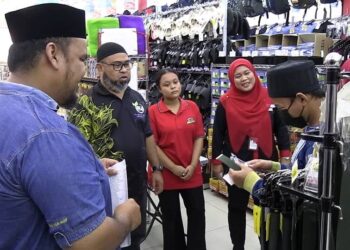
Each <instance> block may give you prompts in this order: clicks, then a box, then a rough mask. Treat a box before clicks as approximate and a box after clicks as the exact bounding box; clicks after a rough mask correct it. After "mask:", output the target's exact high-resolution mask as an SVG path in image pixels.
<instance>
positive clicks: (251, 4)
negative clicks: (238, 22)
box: [242, 0, 265, 17]
mask: <svg viewBox="0 0 350 250" xmlns="http://www.w3.org/2000/svg"><path fill="white" fill-rule="evenodd" d="M242 5H243V10H244V14H245V15H244V16H247V17H255V16H261V15H263V14H264V13H265V9H264V7H263V3H262V0H242Z"/></svg>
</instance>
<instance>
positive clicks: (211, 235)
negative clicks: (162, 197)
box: [141, 189, 260, 250]
mask: <svg viewBox="0 0 350 250" xmlns="http://www.w3.org/2000/svg"><path fill="white" fill-rule="evenodd" d="M204 197H205V206H206V207H205V208H206V223H207V224H206V241H207V250H230V249H232V244H231V240H230V234H229V230H228V223H227V199H226V198H225V197H223V196H222V195H220V194H217V193H215V192H212V191H211V190H210V189H207V190H204ZM154 199H155V200H157V201H158V198H157V197H155V198H154ZM182 208H183V211H182V214H186V212H185V210H184V207H183V206H182ZM184 226H185V228H186V227H187V224H186V220H184ZM246 234H247V239H246V244H245V249H246V250H259V249H260V244H259V241H258V238H257V236H256V234H255V233H254V231H253V216H252V213H251V212H247V229H246ZM162 242H163V239H162V226H161V225H160V224H159V223H157V222H156V223H155V225H154V226H153V228H152V231H151V233H150V234H149V236H148V237H147V239H146V240H145V241H144V242H143V244H142V245H141V250H162V249H163V247H162Z"/></svg>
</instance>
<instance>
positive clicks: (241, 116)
mask: <svg viewBox="0 0 350 250" xmlns="http://www.w3.org/2000/svg"><path fill="white" fill-rule="evenodd" d="M228 76H229V79H230V83H231V87H230V89H229V91H228V92H227V93H226V94H225V95H223V96H221V97H220V102H219V105H218V107H217V109H216V113H215V119H214V126H213V159H215V158H216V157H217V156H219V155H220V154H225V155H227V156H230V155H231V153H234V154H235V155H236V156H238V158H240V159H241V160H243V161H249V160H253V159H260V158H262V159H269V160H274V161H278V160H279V156H280V157H281V158H283V157H286V158H288V157H289V156H290V151H289V146H290V144H289V134H288V129H287V127H286V126H285V125H284V124H283V123H282V121H281V119H280V117H279V115H278V113H277V110H276V109H275V108H274V107H273V106H271V100H270V98H269V96H268V93H267V89H266V88H264V87H263V86H262V84H261V82H260V79H259V77H258V76H257V74H256V71H255V68H254V67H253V65H252V64H251V63H250V62H249V61H248V60H246V59H237V60H235V61H233V62H232V63H231V65H230V67H229V72H228ZM276 145H277V146H278V149H279V152H278V151H277V147H276ZM212 163H213V172H214V173H215V174H216V175H217V176H222V174H223V172H227V171H228V168H227V167H226V166H223V165H222V164H221V162H220V161H217V160H212ZM228 195H229V202H228V224H229V229H230V236H231V241H232V244H233V250H244V243H245V231H246V229H245V227H246V209H247V204H248V199H249V193H248V192H247V191H245V190H243V189H240V188H238V187H236V186H235V185H233V186H228Z"/></svg>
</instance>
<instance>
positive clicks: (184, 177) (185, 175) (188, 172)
mask: <svg viewBox="0 0 350 250" xmlns="http://www.w3.org/2000/svg"><path fill="white" fill-rule="evenodd" d="M195 169H196V167H194V166H192V165H189V166H187V168H185V172H183V173H182V176H181V179H182V180H184V181H188V180H189V179H191V177H192V175H193V173H194V170H195Z"/></svg>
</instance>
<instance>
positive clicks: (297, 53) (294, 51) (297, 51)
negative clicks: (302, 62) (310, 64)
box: [290, 50, 300, 56]
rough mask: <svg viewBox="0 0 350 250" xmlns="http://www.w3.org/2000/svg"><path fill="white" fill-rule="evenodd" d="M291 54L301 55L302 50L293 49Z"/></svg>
mask: <svg viewBox="0 0 350 250" xmlns="http://www.w3.org/2000/svg"><path fill="white" fill-rule="evenodd" d="M290 55H291V56H300V51H299V50H292V51H291V53H290Z"/></svg>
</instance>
